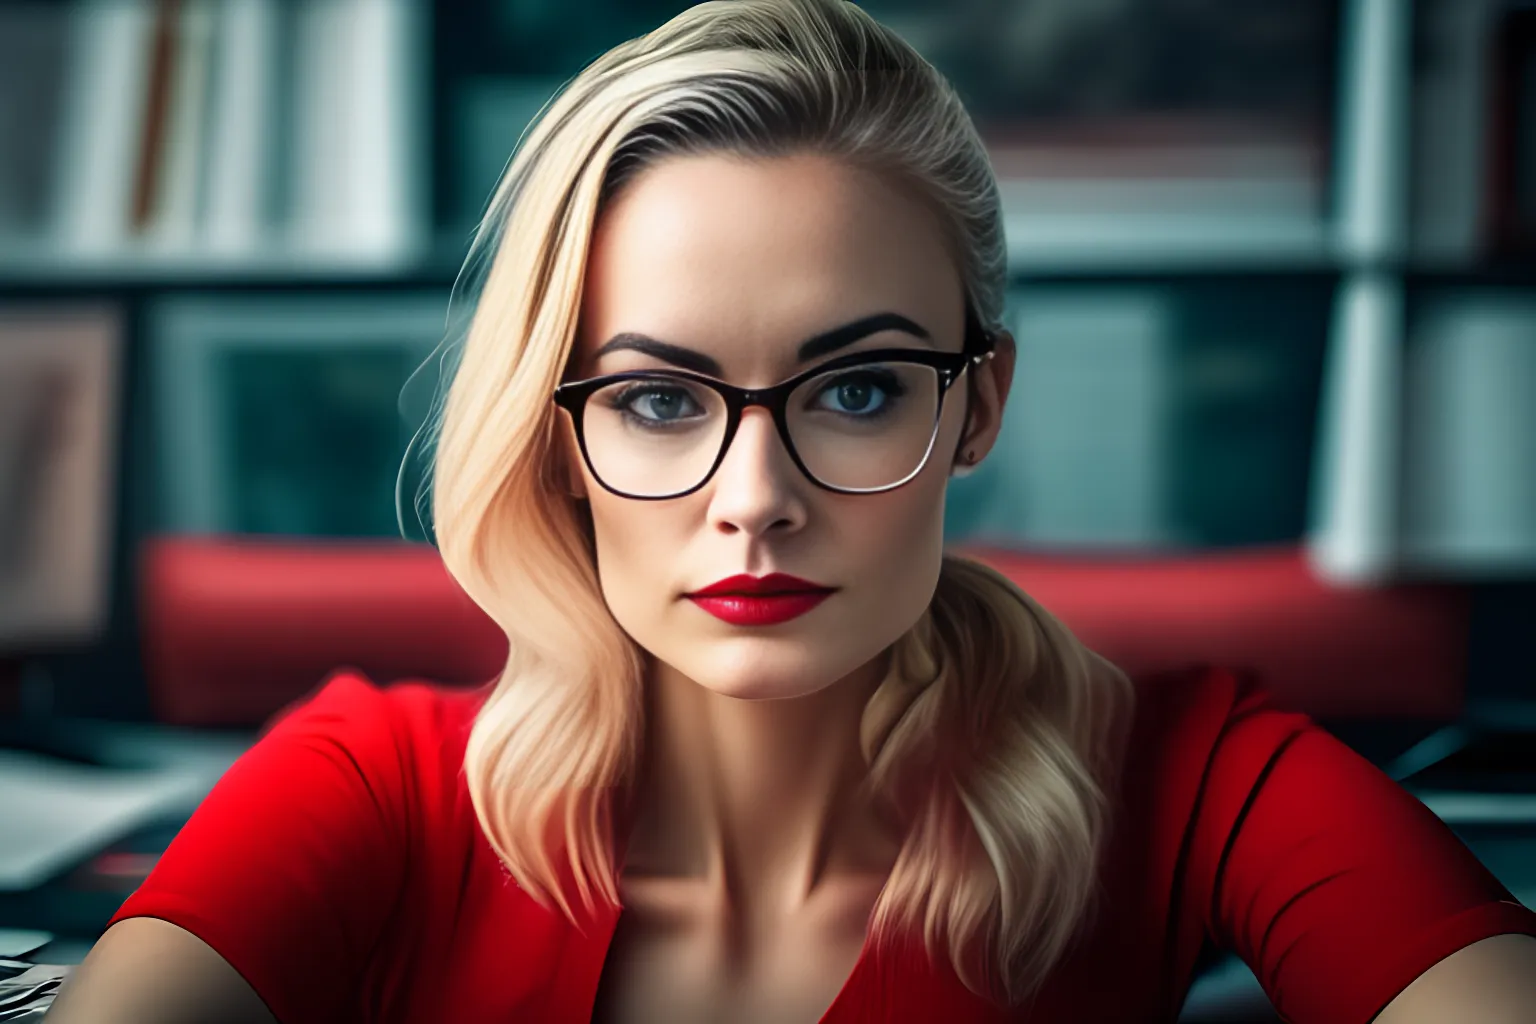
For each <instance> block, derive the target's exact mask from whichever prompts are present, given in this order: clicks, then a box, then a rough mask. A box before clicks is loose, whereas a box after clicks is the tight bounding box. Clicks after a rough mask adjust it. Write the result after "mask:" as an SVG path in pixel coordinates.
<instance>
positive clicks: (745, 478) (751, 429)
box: [709, 406, 806, 536]
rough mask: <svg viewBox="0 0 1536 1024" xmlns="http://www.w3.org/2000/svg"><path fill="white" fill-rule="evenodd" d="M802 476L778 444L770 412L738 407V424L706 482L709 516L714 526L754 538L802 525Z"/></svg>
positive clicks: (777, 432) (782, 443)
mask: <svg viewBox="0 0 1536 1024" xmlns="http://www.w3.org/2000/svg"><path fill="white" fill-rule="evenodd" d="M803 479H804V478H803V477H802V476H801V474H800V470H799V469H798V468H797V467H796V466H795V463H794V460H793V459H792V458H790V455H789V451H788V449H786V448H785V447H784V439H783V438H781V437H780V436H779V431H778V427H777V426H776V425H775V424H774V422H773V414H772V413H770V412H769V411H768V410H767V409H763V408H761V407H756V406H754V407H749V408H747V409H744V410H742V414H741V425H740V426H739V427H737V428H736V436H735V437H733V438H731V446H730V447H729V448H728V449H726V452H725V457H724V458H723V459H722V460H721V462H720V466H719V468H718V469H716V470H715V475H714V478H713V479H712V480H711V481H710V489H711V493H710V501H709V519H710V523H711V524H712V525H713V526H715V527H716V528H717V529H719V530H721V531H723V532H726V533H734V532H736V531H741V532H743V533H746V534H749V535H752V536H757V535H760V534H763V533H766V532H768V531H769V530H787V531H793V530H797V529H799V528H800V527H801V526H803V525H804V523H805V518H806V507H805V498H804V495H803V494H802V493H801V488H800V486H799V483H800V481H801V480H803Z"/></svg>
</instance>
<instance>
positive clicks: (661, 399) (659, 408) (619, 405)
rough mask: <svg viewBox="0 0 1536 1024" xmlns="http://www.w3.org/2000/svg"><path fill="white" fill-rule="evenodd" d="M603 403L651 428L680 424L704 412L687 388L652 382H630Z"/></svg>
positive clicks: (626, 417) (631, 421)
mask: <svg viewBox="0 0 1536 1024" xmlns="http://www.w3.org/2000/svg"><path fill="white" fill-rule="evenodd" d="M603 404H604V405H606V406H608V407H609V408H610V409H614V410H616V411H617V412H618V413H619V414H620V415H621V416H623V417H624V419H625V420H626V421H627V422H629V423H632V424H635V425H638V426H641V427H651V428H656V427H668V426H672V425H675V424H679V423H683V422H685V421H687V420H689V419H693V418H695V417H696V416H697V415H699V414H702V413H704V411H705V410H704V409H703V408H702V407H701V406H700V405H699V403H698V401H697V400H696V399H695V398H694V397H693V394H692V393H691V392H690V391H689V389H688V388H686V387H681V386H679V385H676V384H661V383H658V382H656V381H642V382H640V383H636V384H631V385H629V386H628V387H626V388H624V389H623V390H622V391H620V392H619V393H618V394H616V395H614V396H613V397H612V398H609V399H607V400H606V401H605V402H604V403H603Z"/></svg>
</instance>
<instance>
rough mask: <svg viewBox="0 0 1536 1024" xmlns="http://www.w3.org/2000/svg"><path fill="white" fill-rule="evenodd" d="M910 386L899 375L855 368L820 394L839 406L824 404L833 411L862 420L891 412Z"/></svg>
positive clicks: (831, 383) (838, 377)
mask: <svg viewBox="0 0 1536 1024" xmlns="http://www.w3.org/2000/svg"><path fill="white" fill-rule="evenodd" d="M905 391H906V388H905V387H904V386H903V385H902V383H901V381H900V380H899V379H898V378H897V377H896V375H895V374H893V373H890V372H889V371H879V370H855V371H853V372H850V373H845V374H840V375H838V376H837V377H836V378H834V379H833V380H832V381H831V382H829V383H828V384H827V386H826V387H824V388H822V389H821V390H820V391H819V392H818V393H817V396H816V397H817V398H818V399H821V398H823V397H826V396H832V397H833V398H835V399H836V403H837V404H836V405H833V406H827V405H820V406H818V407H819V408H823V409H827V411H829V412H838V413H843V414H845V415H848V416H852V417H855V418H858V419H875V418H877V417H879V416H884V415H885V414H887V413H889V412H890V411H891V409H892V407H893V406H894V405H895V404H896V400H897V399H898V398H900V397H901V395H902V394H903V393H905Z"/></svg>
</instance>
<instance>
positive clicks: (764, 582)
mask: <svg viewBox="0 0 1536 1024" xmlns="http://www.w3.org/2000/svg"><path fill="white" fill-rule="evenodd" d="M832 590H833V588H832V587H827V586H823V585H822V584H820V583H812V582H811V581H810V580H803V579H801V578H800V577H798V576H790V575H788V574H787V573H782V572H775V573H769V574H768V575H767V576H762V577H758V576H747V575H739V576H728V577H726V578H725V579H723V580H717V581H716V582H714V583H711V584H710V585H709V586H707V587H705V588H704V589H702V590H695V591H694V592H693V593H691V594H689V595H688V596H689V597H718V596H720V595H722V594H750V595H753V596H757V595H764V594H806V593H812V594H830V593H831V592H832Z"/></svg>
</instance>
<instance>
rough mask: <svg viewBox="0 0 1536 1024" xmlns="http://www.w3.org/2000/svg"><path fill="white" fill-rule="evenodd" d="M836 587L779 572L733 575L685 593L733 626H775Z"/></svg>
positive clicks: (825, 597)
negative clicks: (758, 574) (758, 575)
mask: <svg viewBox="0 0 1536 1024" xmlns="http://www.w3.org/2000/svg"><path fill="white" fill-rule="evenodd" d="M835 589H836V588H835V587H826V586H822V585H821V584H820V583H812V582H810V581H809V580H802V579H800V578H799V577H796V576H789V575H786V574H784V573H779V572H776V573H771V574H769V575H767V576H763V577H761V578H759V577H756V576H746V575H741V576H731V577H728V578H726V579H723V580H720V581H718V582H716V583H711V584H710V585H709V586H707V587H705V588H704V589H702V590H696V591H694V592H693V593H691V594H687V595H685V596H686V597H687V598H688V599H689V600H690V601H692V602H693V603H694V604H696V605H698V606H699V607H700V608H703V609H704V610H705V611H707V612H709V613H710V614H711V615H713V616H715V618H717V619H721V620H723V621H725V622H729V623H730V624H731V625H733V626H772V625H775V624H777V623H780V622H788V621H789V620H790V619H794V618H798V617H799V616H801V615H804V614H805V613H806V612H808V611H810V610H811V609H812V608H814V607H816V606H817V605H818V604H820V603H821V602H822V601H824V600H826V599H827V598H828V597H829V596H830V595H831V594H832V592H833V591H834V590H835Z"/></svg>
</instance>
